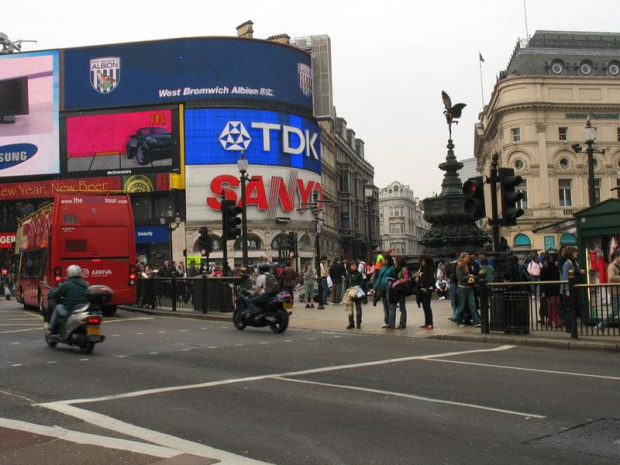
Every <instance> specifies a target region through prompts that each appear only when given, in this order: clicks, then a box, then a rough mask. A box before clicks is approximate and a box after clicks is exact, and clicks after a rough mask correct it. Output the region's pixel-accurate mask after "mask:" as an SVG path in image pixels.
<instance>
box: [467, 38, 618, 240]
mask: <svg viewBox="0 0 620 465" xmlns="http://www.w3.org/2000/svg"><path fill="white" fill-rule="evenodd" d="M588 115H591V118H592V125H593V126H594V127H595V128H596V129H597V132H598V136H597V140H596V141H595V148H596V149H598V150H604V151H605V153H595V160H594V170H595V193H596V199H597V202H600V201H603V200H606V199H608V198H610V197H612V196H616V195H617V194H616V193H614V192H613V191H612V189H613V188H615V187H617V186H618V185H619V181H618V174H619V172H620V142H619V141H620V34H616V33H585V32H551V31H537V32H536V33H535V34H534V35H533V36H532V37H531V39H530V40H529V41H520V42H518V43H517V46H516V48H515V50H514V52H513V54H512V57H511V59H510V62H509V63H508V67H507V69H506V70H505V71H502V72H501V73H500V75H499V78H498V81H497V83H496V85H495V88H494V90H493V94H492V95H491V98H490V100H489V102H488V104H487V105H486V106H485V108H484V110H483V112H482V113H481V114H480V116H479V118H480V121H479V122H478V123H477V124H476V128H475V148H474V151H475V156H476V159H477V164H478V170H479V171H481V172H483V173H484V174H485V175H488V174H489V169H490V163H491V156H492V155H493V153H495V152H498V153H499V154H500V159H499V160H500V166H501V167H509V168H514V169H515V172H516V174H518V175H520V176H522V177H523V179H524V182H523V184H522V185H521V186H520V190H521V191H522V192H523V193H524V199H523V200H522V202H521V208H523V209H524V210H525V215H524V216H522V217H521V218H519V219H518V224H517V226H516V227H511V228H503V229H502V235H503V236H505V237H506V238H507V239H508V241H509V244H510V246H511V247H514V248H517V249H518V248H519V247H521V248H522V249H528V248H533V249H538V250H543V249H544V250H548V249H549V248H551V247H554V248H557V247H559V246H560V245H562V244H572V243H575V236H574V234H572V233H571V232H568V233H567V232H563V233H562V232H554V231H553V229H548V228H547V229H545V230H542V231H541V232H539V233H535V232H533V230H537V229H538V228H541V227H543V226H546V225H549V224H552V223H554V222H558V221H560V220H562V219H567V218H571V217H572V215H573V213H574V212H576V211H577V210H580V209H582V208H585V207H587V206H588V165H587V157H586V154H585V153H583V152H582V153H575V151H574V150H573V149H572V145H573V144H577V143H578V144H581V145H584V139H583V135H582V132H583V128H584V126H585V124H586V118H587V117H588ZM489 211H491V210H490V206H489V199H487V212H489Z"/></svg>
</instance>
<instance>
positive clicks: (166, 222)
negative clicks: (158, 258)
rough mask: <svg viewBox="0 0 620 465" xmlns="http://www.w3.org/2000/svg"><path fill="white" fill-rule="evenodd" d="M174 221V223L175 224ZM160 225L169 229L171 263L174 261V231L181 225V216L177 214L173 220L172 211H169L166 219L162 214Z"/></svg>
mask: <svg viewBox="0 0 620 465" xmlns="http://www.w3.org/2000/svg"><path fill="white" fill-rule="evenodd" d="M173 219H174V222H173ZM159 224H161V225H162V226H167V227H168V240H169V241H170V242H169V244H170V250H169V253H170V261H172V231H175V230H176V229H177V228H178V227H179V226H180V224H181V216H180V215H179V214H178V213H177V214H176V215H175V216H174V218H173V213H172V210H168V216H167V217H164V214H163V213H162V214H161V217H160V218H159Z"/></svg>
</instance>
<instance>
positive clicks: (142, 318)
mask: <svg viewBox="0 0 620 465" xmlns="http://www.w3.org/2000/svg"><path fill="white" fill-rule="evenodd" d="M154 319H155V318H153V317H149V316H143V317H135V318H123V319H122V320H106V319H105V318H104V319H103V323H123V322H125V321H144V320H154Z"/></svg>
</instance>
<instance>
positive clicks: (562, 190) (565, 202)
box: [558, 179, 573, 207]
mask: <svg viewBox="0 0 620 465" xmlns="http://www.w3.org/2000/svg"><path fill="white" fill-rule="evenodd" d="M571 183H572V181H571V180H570V179H558V189H559V194H560V207H572V206H573V197H572V195H571Z"/></svg>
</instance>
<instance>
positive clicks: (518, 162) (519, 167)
mask: <svg viewBox="0 0 620 465" xmlns="http://www.w3.org/2000/svg"><path fill="white" fill-rule="evenodd" d="M515 169H517V170H522V169H523V161H521V160H515Z"/></svg>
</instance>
